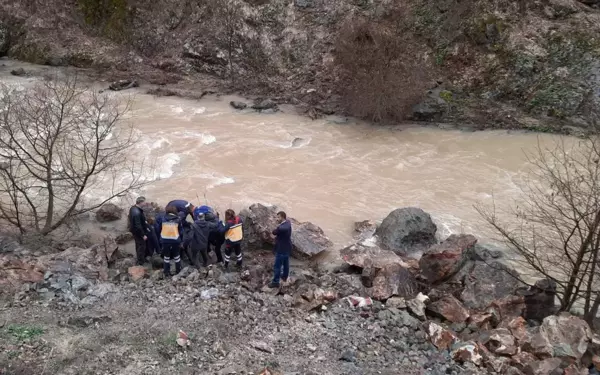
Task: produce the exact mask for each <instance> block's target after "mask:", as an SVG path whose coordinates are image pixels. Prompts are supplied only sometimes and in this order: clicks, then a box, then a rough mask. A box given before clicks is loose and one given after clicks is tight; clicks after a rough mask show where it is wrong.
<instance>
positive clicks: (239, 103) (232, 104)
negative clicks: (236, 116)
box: [229, 101, 248, 109]
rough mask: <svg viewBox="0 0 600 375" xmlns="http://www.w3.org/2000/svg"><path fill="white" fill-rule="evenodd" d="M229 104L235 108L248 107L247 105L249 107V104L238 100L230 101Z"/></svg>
mask: <svg viewBox="0 0 600 375" xmlns="http://www.w3.org/2000/svg"><path fill="white" fill-rule="evenodd" d="M229 105H230V106H232V107H233V108H235V109H246V107H248V104H246V103H244V102H236V101H231V102H229Z"/></svg>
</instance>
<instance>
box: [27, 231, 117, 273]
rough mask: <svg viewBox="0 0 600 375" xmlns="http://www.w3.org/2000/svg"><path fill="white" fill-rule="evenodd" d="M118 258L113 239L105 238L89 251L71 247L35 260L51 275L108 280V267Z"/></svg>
mask: <svg viewBox="0 0 600 375" xmlns="http://www.w3.org/2000/svg"><path fill="white" fill-rule="evenodd" d="M118 257H119V252H118V246H117V244H116V243H115V241H114V239H112V238H110V237H107V238H105V240H104V242H103V243H101V244H98V245H94V246H92V247H91V248H89V249H81V248H78V247H71V248H69V249H67V250H65V251H62V252H60V253H56V254H50V255H45V256H42V257H40V258H38V259H37V263H38V265H39V266H41V267H43V268H45V269H46V270H48V271H49V272H51V273H64V274H73V275H80V276H83V277H85V278H87V279H90V280H102V281H107V280H108V278H109V277H108V266H109V264H110V263H113V262H114V261H116V260H117V259H118Z"/></svg>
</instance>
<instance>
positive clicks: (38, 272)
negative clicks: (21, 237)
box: [0, 255, 45, 293]
mask: <svg viewBox="0 0 600 375" xmlns="http://www.w3.org/2000/svg"><path fill="white" fill-rule="evenodd" d="M44 271H45V270H44V267H41V266H39V265H35V264H31V263H27V262H25V261H23V260H21V259H18V258H17V257H15V256H13V255H0V290H1V291H0V293H2V292H6V291H9V290H14V289H18V288H19V286H20V285H21V284H23V283H38V282H40V281H42V280H44Z"/></svg>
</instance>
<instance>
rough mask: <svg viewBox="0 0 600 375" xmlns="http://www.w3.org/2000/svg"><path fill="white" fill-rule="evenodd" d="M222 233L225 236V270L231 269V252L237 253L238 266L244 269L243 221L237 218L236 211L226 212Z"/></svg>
mask: <svg viewBox="0 0 600 375" xmlns="http://www.w3.org/2000/svg"><path fill="white" fill-rule="evenodd" d="M220 231H221V233H222V234H223V235H224V236H225V255H224V256H223V258H224V260H225V269H228V268H229V261H230V260H231V251H232V250H233V251H234V252H235V256H236V261H237V262H236V264H237V266H238V268H241V267H242V239H243V237H244V235H243V231H242V219H241V218H240V217H239V216H236V214H235V211H233V210H232V209H228V210H227V211H225V225H223V226H222V227H221V230H220Z"/></svg>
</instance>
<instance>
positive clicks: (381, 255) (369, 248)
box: [340, 240, 408, 269]
mask: <svg viewBox="0 0 600 375" xmlns="http://www.w3.org/2000/svg"><path fill="white" fill-rule="evenodd" d="M340 255H341V256H342V259H343V260H344V261H345V262H346V263H348V264H349V265H351V266H355V267H359V268H369V267H373V268H376V269H381V268H383V267H385V266H387V265H390V264H399V265H401V266H402V267H405V268H408V264H407V263H406V262H404V260H403V259H402V258H400V257H399V256H398V255H396V253H394V252H393V251H389V250H384V249H382V248H380V247H379V246H377V245H376V244H375V243H374V242H372V241H368V240H367V241H362V242H358V243H355V244H353V245H350V246H348V247H345V248H343V249H342V250H340Z"/></svg>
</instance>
